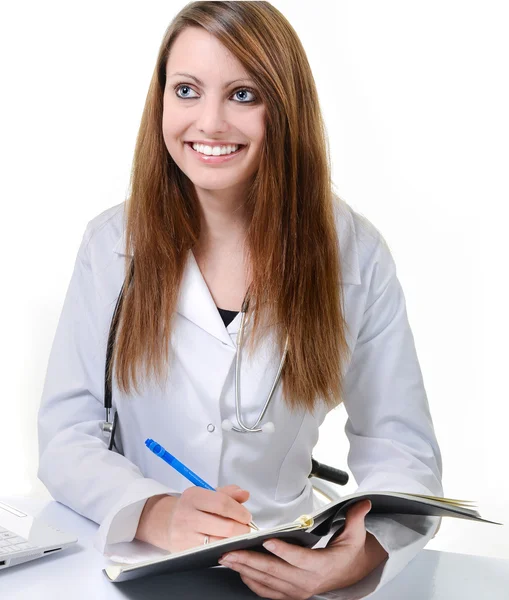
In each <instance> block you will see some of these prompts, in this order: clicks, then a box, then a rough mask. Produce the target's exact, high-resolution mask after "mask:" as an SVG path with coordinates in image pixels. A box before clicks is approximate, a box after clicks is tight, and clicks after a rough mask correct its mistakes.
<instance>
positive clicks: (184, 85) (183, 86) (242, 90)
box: [175, 83, 257, 104]
mask: <svg viewBox="0 0 509 600" xmlns="http://www.w3.org/2000/svg"><path fill="white" fill-rule="evenodd" d="M186 90H187V91H186ZM188 90H190V91H194V90H193V88H192V87H191V86H189V85H187V83H180V84H179V85H177V86H176V87H175V93H176V95H177V98H180V99H181V100H189V99H193V98H196V97H197V96H189V95H187V94H188V93H189V91H188ZM179 92H181V93H183V94H184V95H181V94H180V93H179ZM246 92H247V94H251V95H252V96H253V98H252V99H251V100H241V101H239V102H238V104H251V102H255V101H256V100H257V97H256V95H255V93H254V91H253V90H251V89H250V88H239V89H238V90H236V91H235V92H233V94H232V96H235V95H237V94H239V93H242V94H244V97H245V94H246Z"/></svg>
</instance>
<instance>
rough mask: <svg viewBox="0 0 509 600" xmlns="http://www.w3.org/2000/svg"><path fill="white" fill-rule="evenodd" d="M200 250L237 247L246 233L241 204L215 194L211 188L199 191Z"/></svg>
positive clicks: (240, 247)
mask: <svg viewBox="0 0 509 600" xmlns="http://www.w3.org/2000/svg"><path fill="white" fill-rule="evenodd" d="M198 197H199V201H200V208H201V211H200V224H201V229H200V239H199V241H198V245H197V251H199V252H200V253H206V254H208V253H221V252H223V251H227V252H234V251H236V250H241V249H242V248H243V246H244V241H245V237H246V232H247V223H246V218H245V214H244V210H243V208H244V207H243V203H242V202H241V201H239V200H238V197H237V198H234V197H233V196H230V197H228V196H226V197H225V196H224V193H223V195H221V197H219V195H218V194H216V193H215V191H214V190H203V189H202V190H199V194H198Z"/></svg>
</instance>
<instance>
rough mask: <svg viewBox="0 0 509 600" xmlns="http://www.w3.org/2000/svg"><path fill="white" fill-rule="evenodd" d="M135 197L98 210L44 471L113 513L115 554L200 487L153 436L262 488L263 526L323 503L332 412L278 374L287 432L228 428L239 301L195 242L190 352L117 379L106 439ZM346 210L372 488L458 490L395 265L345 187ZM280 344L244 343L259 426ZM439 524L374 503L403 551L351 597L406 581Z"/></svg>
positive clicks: (351, 423)
mask: <svg viewBox="0 0 509 600" xmlns="http://www.w3.org/2000/svg"><path fill="white" fill-rule="evenodd" d="M124 204H125V203H121V204H119V205H117V206H114V207H112V208H110V209H108V210H106V211H104V212H103V213H101V214H100V215H98V216H97V217H95V218H94V219H92V220H91V221H90V222H89V223H88V225H87V228H86V231H85V233H84V236H83V240H82V242H81V245H80V248H79V251H78V255H77V258H76V262H75V265H74V271H73V274H72V278H71V281H70V284H69V288H68V291H67V295H66V297H65V301H64V305H63V309H62V313H61V317H60V320H59V323H58V327H57V330H56V334H55V338H54V342H53V346H52V349H51V353H50V357H49V363H48V369H47V375H46V380H45V385H44V389H43V394H42V400H41V406H40V411H39V418H38V432H39V454H40V464H39V471H38V477H39V478H40V480H41V481H42V482H43V483H44V484H45V485H46V487H47V488H48V490H49V492H50V493H51V494H52V496H53V497H54V498H55V499H56V500H58V501H59V502H62V503H64V504H66V505H68V506H69V507H71V508H72V509H74V510H75V511H76V512H78V513H80V514H81V515H84V516H85V517H88V518H89V519H92V520H93V521H95V522H97V523H99V524H100V527H99V529H98V533H97V537H96V541H95V543H96V547H97V549H98V550H100V551H101V552H104V553H108V552H110V551H111V548H115V544H118V543H119V542H130V541H131V540H133V537H134V535H135V532H136V529H137V525H138V520H139V517H140V514H141V511H142V509H143V505H144V503H145V501H146V499H147V498H149V497H151V496H153V495H156V494H164V493H168V494H180V493H182V492H183V491H184V490H185V489H186V488H187V487H189V486H190V485H191V484H190V482H189V481H188V480H187V479H185V478H184V477H182V476H181V475H180V474H179V473H177V472H176V471H175V470H174V469H172V468H170V467H169V466H168V465H166V464H165V463H164V462H163V461H162V460H161V459H160V458H158V457H157V456H155V455H154V454H153V453H152V452H150V451H149V450H148V449H147V448H146V446H145V444H144V441H145V439H147V438H152V439H154V440H156V441H157V442H159V443H160V444H162V445H163V446H165V447H166V448H167V449H168V451H169V452H172V453H174V454H175V455H177V457H178V458H179V460H181V461H182V462H183V463H184V464H186V465H187V466H188V467H189V468H191V469H192V470H194V471H195V472H197V473H198V474H199V475H200V477H202V478H203V479H204V480H205V481H207V482H208V483H209V484H210V485H212V486H214V487H219V486H223V485H227V484H231V483H236V484H237V485H239V486H241V487H243V488H245V489H247V490H249V491H250V493H251V495H250V499H249V500H248V502H246V504H245V505H246V507H247V508H248V509H249V510H250V511H251V513H252V515H253V519H254V521H255V522H256V523H257V524H259V525H260V526H261V527H268V526H270V525H275V524H277V523H282V522H288V521H291V520H293V519H294V518H296V517H298V516H299V515H301V514H303V513H306V512H309V511H310V510H312V508H313V494H312V488H311V484H310V481H309V480H308V475H309V472H310V468H311V454H312V450H313V447H314V446H315V444H316V442H317V440H318V428H319V426H320V424H321V423H322V421H323V419H324V418H325V416H326V412H327V411H326V410H325V409H324V408H320V409H319V410H318V411H317V412H315V414H310V413H305V412H303V411H298V412H294V413H292V412H290V411H289V410H288V409H287V407H286V404H285V403H284V401H283V399H282V397H281V389H280V386H278V388H277V391H276V393H275V394H274V396H273V399H272V402H271V404H270V407H269V409H268V412H267V414H266V416H265V419H264V422H266V421H272V422H273V423H274V425H275V428H276V434H274V435H270V434H262V433H258V434H240V433H235V432H231V431H230V432H226V431H224V430H223V429H222V428H221V423H222V421H223V419H230V420H231V421H232V422H233V423H236V420H235V404H234V367H235V353H236V338H237V332H238V329H239V324H240V315H237V317H236V318H235V319H234V320H233V322H232V323H230V324H229V326H228V327H227V328H225V326H224V324H223V321H222V319H221V316H220V315H219V312H218V310H217V307H216V306H215V303H214V301H213V298H212V296H211V295H210V292H209V290H208V287H207V285H206V283H205V281H204V279H203V277H202V275H201V273H200V270H199V268H198V266H197V263H196V261H195V259H194V256H193V253H192V252H189V255H188V261H187V264H186V269H185V272H184V277H183V281H182V286H181V290H180V295H179V300H178V307H177V315H176V318H175V321H174V336H173V339H172V346H173V349H174V351H175V357H176V358H175V362H174V363H172V364H171V366H170V369H169V372H168V377H167V381H166V382H165V385H164V387H163V388H162V389H161V388H160V387H158V386H157V384H156V383H154V382H145V386H144V389H143V392H142V393H141V394H140V396H139V397H138V396H136V395H133V396H130V397H126V396H125V395H122V394H121V393H120V392H119V390H118V388H117V386H116V383H115V381H113V403H114V407H115V408H116V410H117V411H118V416H119V426H118V428H117V435H116V440H117V445H118V446H119V448H120V450H121V452H122V453H117V452H114V451H108V450H107V446H106V440H105V438H104V437H103V435H102V433H101V431H100V424H101V423H102V422H103V421H104V416H105V411H104V407H103V397H104V366H105V356H106V343H107V337H108V332H109V327H110V321H111V318H112V314H113V310H114V307H115V302H116V300H117V297H118V294H119V291H120V288H121V286H122V282H123V273H124V261H125V258H126V257H125V232H124V221H123V218H124ZM335 210H336V222H337V231H338V236H339V241H340V245H341V252H342V267H343V280H344V297H345V312H346V321H347V323H348V328H349V331H348V340H349V345H350V348H353V349H354V351H353V355H352V357H351V361H350V363H349V364H348V365H347V369H346V375H345V398H344V403H345V408H346V411H347V414H348V421H347V424H346V427H345V433H346V435H347V436H348V439H349V442H350V450H349V454H348V466H349V468H350V470H351V472H352V473H353V475H354V477H355V480H356V482H357V484H358V486H359V490H394V491H408V492H414V493H421V494H428V495H429V494H433V495H443V489H442V484H441V475H442V461H441V454H440V449H439V447H438V444H437V440H436V437H435V433H434V430H433V424H432V420H431V417H430V413H429V408H428V402H427V397H426V392H425V389H424V385H423V380H422V376H421V371H420V367H419V363H418V359H417V355H416V351H415V346H414V340H413V335H412V333H411V329H410V327H409V323H408V319H407V313H406V308H405V299H404V295H403V291H402V288H401V286H400V283H399V281H398V278H397V276H396V268H395V263H394V261H393V258H392V256H391V253H390V251H389V249H388V247H387V244H386V243H385V241H384V238H383V237H382V235H381V234H380V233H379V231H378V230H377V229H376V228H375V227H374V226H373V225H372V224H371V223H370V222H369V221H368V220H367V219H366V218H365V217H362V216H361V215H359V214H358V213H356V212H355V211H353V209H352V208H351V207H350V206H348V205H347V204H346V203H345V202H344V201H339V202H338V204H337V206H336V209H335ZM248 331H249V330H248ZM247 333H248V332H247ZM316 334H317V335H320V332H319V331H317V332H316ZM274 348H275V344H274V343H273V340H272V336H271V330H270V327H269V328H268V331H267V336H266V338H265V341H264V343H263V345H262V346H261V347H260V349H259V351H258V352H257V353H256V355H255V357H254V359H253V360H252V361H248V358H247V352H245V353H243V355H242V373H241V406H242V415H243V419H244V422H245V423H247V424H252V423H254V421H255V420H256V419H257V417H258V415H259V412H260V409H261V407H262V404H263V402H264V401H265V398H266V396H267V393H268V391H269V389H270V386H271V385H272V382H273V380H274V376H275V373H276V371H277V368H278V366H279V361H280V355H279V354H278V353H277V352H276V351H275V350H274ZM338 435H339V433H338ZM330 462H331V463H333V461H330ZM338 462H339V461H338ZM336 465H337V466H338V467H341V466H342V465H340V464H337V463H336ZM438 523H439V519H438V518H436V517H403V516H401V517H395V518H394V519H390V518H387V517H374V516H371V515H368V516H367V518H366V529H367V530H368V531H370V532H371V533H372V534H373V535H375V537H376V538H377V539H378V540H379V542H380V543H381V544H382V546H383V547H384V548H385V549H386V550H387V552H388V553H389V558H388V560H387V561H386V562H385V563H384V564H383V565H382V566H381V567H380V568H379V569H378V570H377V571H376V573H374V574H373V575H372V576H371V577H369V578H366V579H365V580H364V581H363V582H361V584H360V585H357V590H356V591H355V590H353V589H349V590H348V591H345V592H344V594H345V595H344V596H341V597H344V598H353V597H355V598H360V597H363V596H362V595H359V593H361V594H367V593H369V592H371V591H374V590H375V589H378V588H379V587H380V586H381V585H383V584H385V583H386V582H387V581H389V580H390V579H392V578H393V577H394V576H395V575H396V574H397V573H398V572H399V571H400V570H401V569H402V568H403V567H404V566H405V565H406V564H407V563H408V562H409V561H410V560H411V559H412V558H413V557H414V556H415V555H416V554H417V553H418V552H419V551H420V550H421V549H422V548H423V547H424V546H425V544H426V543H427V542H428V540H429V539H430V538H431V537H432V535H433V534H434V533H435V530H436V528H437V525H438ZM354 587H355V586H354ZM359 589H360V590H361V592H359V591H358V590H359Z"/></svg>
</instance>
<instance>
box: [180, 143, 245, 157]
mask: <svg viewBox="0 0 509 600" xmlns="http://www.w3.org/2000/svg"><path fill="white" fill-rule="evenodd" d="M191 145H192V147H193V150H196V151H197V152H200V154H206V155H208V156H219V155H221V154H231V153H232V152H235V151H236V150H237V149H238V148H239V147H240V146H238V145H234V146H214V147H212V146H205V145H204V144H191Z"/></svg>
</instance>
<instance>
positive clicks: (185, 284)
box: [113, 230, 240, 348]
mask: <svg viewBox="0 0 509 600" xmlns="http://www.w3.org/2000/svg"><path fill="white" fill-rule="evenodd" d="M125 242H126V240H125V230H124V231H123V232H122V235H121V236H120V238H119V239H118V241H117V243H116V244H115V247H114V248H113V250H114V252H116V253H117V254H120V255H124V256H125V255H126V247H125V246H126V245H125ZM128 255H129V256H132V252H129V254H128ZM177 312H178V313H179V314H180V315H182V316H183V317H185V318H186V319H189V321H192V322H193V323H194V324H195V325H197V326H198V327H201V329H203V330H204V331H206V332H207V333H209V334H210V335H213V336H214V337H215V338H217V339H218V340H220V341H221V342H223V343H225V344H226V345H228V346H231V347H232V348H235V347H236V346H235V343H234V342H233V341H232V339H231V337H230V335H229V333H228V331H230V332H232V333H233V332H235V331H236V329H237V328H238V327H236V324H235V323H231V325H232V326H233V327H232V328H230V327H229V328H228V331H227V330H226V328H225V326H224V323H223V320H222V318H221V315H220V314H219V311H218V310H217V306H216V304H215V302H214V299H213V298H212V295H211V293H210V290H209V288H208V287H207V283H206V282H205V279H204V278H203V275H202V274H201V271H200V268H199V267H198V263H197V262H196V259H195V258H194V254H193V252H192V250H189V252H188V256H187V261H186V265H185V267H184V273H183V275H182V282H181V285H180V292H179V297H178V300H177ZM239 322H240V321H239Z"/></svg>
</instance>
